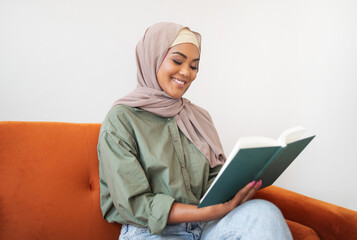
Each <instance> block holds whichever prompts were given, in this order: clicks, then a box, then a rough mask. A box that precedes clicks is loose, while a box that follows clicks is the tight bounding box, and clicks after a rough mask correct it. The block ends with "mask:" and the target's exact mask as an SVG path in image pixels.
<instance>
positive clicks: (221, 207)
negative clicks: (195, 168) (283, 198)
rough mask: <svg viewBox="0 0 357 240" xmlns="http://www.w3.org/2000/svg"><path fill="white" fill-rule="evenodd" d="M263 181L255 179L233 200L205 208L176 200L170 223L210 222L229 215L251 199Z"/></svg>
mask: <svg viewBox="0 0 357 240" xmlns="http://www.w3.org/2000/svg"><path fill="white" fill-rule="evenodd" d="M261 185H262V182H261V181H258V182H257V183H256V182H255V181H253V182H251V183H249V184H247V185H246V186H245V187H244V188H242V189H241V190H240V191H239V192H238V193H237V194H236V195H235V196H234V198H233V199H232V200H230V201H228V202H226V203H222V204H217V205H213V206H209V207H204V208H197V206H195V205H189V204H182V203H176V202H174V203H173V204H172V207H171V210H170V213H169V217H168V221H167V223H168V224H176V223H183V222H208V221H212V220H216V219H220V218H222V217H224V216H225V215H227V214H228V213H229V212H230V211H232V210H233V209H234V208H236V207H237V206H238V205H240V204H242V203H244V202H246V201H248V200H249V199H251V198H252V197H253V196H254V194H255V193H256V192H257V191H258V190H259V188H260V187H261Z"/></svg>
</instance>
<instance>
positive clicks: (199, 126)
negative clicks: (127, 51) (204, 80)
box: [113, 22, 226, 167]
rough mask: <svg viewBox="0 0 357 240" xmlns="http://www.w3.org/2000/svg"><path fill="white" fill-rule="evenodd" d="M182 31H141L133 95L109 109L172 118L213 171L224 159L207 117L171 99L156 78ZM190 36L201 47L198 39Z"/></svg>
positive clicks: (168, 27)
mask: <svg viewBox="0 0 357 240" xmlns="http://www.w3.org/2000/svg"><path fill="white" fill-rule="evenodd" d="M183 28H187V27H184V26H182V25H179V24H175V23H166V22H163V23H157V24H155V25H153V26H151V27H149V28H148V29H147V30H146V31H145V34H144V36H143V37H142V38H141V39H140V41H139V42H138V44H137V46H136V62H137V81H138V85H137V87H136V89H135V90H134V91H133V92H131V93H129V94H128V95H126V96H124V97H123V98H120V99H118V100H117V101H116V102H115V103H114V105H113V107H114V106H115V105H118V104H122V105H127V106H130V107H137V108H141V109H143V110H145V111H148V112H151V113H154V114H156V115H158V116H161V117H174V118H175V120H176V122H177V125H178V127H179V129H180V130H181V131H182V132H183V134H184V135H185V136H186V137H187V138H188V139H189V140H190V141H191V142H192V143H193V144H194V145H195V146H196V147H197V148H198V149H199V150H200V152H201V153H202V154H203V155H204V156H205V157H206V158H207V160H208V161H209V163H210V166H211V167H215V166H217V165H222V164H223V163H224V161H225V160H226V157H225V155H224V152H223V148H222V145H221V142H220V139H219V136H218V133H217V130H216V128H215V127H214V125H213V122H212V119H211V117H210V115H209V113H208V112H207V111H206V110H204V109H203V108H200V107H198V106H196V105H194V104H193V103H191V102H190V101H189V100H188V99H186V98H183V97H181V98H177V99H174V98H172V97H171V96H169V95H168V94H167V93H165V92H164V91H163V90H162V89H161V87H160V85H159V83H158V81H157V78H156V73H157V72H158V70H159V67H160V65H161V63H162V62H163V60H164V58H165V56H166V53H167V51H168V50H169V48H170V46H171V45H172V44H173V43H174V41H175V39H176V37H177V34H178V33H179V32H180V30H181V29H183ZM187 29H188V30H190V29H189V28H187ZM193 33H194V34H195V36H196V37H197V40H198V43H199V46H201V35H200V34H199V33H196V32H193ZM199 50H200V49H199Z"/></svg>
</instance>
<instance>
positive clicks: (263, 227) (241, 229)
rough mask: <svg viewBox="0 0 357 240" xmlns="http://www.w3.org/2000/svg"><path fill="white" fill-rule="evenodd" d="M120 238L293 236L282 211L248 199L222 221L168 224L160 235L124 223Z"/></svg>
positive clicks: (271, 205)
mask: <svg viewBox="0 0 357 240" xmlns="http://www.w3.org/2000/svg"><path fill="white" fill-rule="evenodd" d="M119 239H120V240H126V239H153V240H154V239H155V240H156V239H158V240H160V239H173V240H174V239H187V240H188V239H190V240H196V239H202V240H210V239H214V240H220V239H246V240H249V239H262V240H264V239H274V240H279V239H292V237H291V233H290V230H289V228H288V226H287V224H286V222H285V219H284V217H283V216H282V214H281V212H280V210H279V209H278V208H277V207H276V206H275V205H273V204H272V203H270V202H268V201H265V200H258V199H256V200H251V201H248V202H246V203H244V204H242V205H240V206H238V207H237V208H236V209H234V210H233V211H232V212H230V213H229V214H228V215H226V216H225V217H223V218H222V219H220V220H216V221H211V222H208V223H182V224H175V225H167V226H166V227H165V229H164V231H163V234H162V235H161V236H158V235H151V234H150V233H149V231H148V229H147V228H137V227H134V226H128V225H123V228H122V234H121V236H120V238H119Z"/></svg>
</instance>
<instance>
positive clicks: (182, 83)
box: [171, 78, 185, 85]
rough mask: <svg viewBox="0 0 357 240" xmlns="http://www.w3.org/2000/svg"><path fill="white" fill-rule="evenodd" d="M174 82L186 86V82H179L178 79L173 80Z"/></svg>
mask: <svg viewBox="0 0 357 240" xmlns="http://www.w3.org/2000/svg"><path fill="white" fill-rule="evenodd" d="M171 79H172V80H174V81H175V82H177V83H178V84H181V85H184V84H185V82H183V81H180V80H177V79H176V78H171Z"/></svg>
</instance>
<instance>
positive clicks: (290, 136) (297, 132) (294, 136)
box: [278, 126, 306, 147]
mask: <svg viewBox="0 0 357 240" xmlns="http://www.w3.org/2000/svg"><path fill="white" fill-rule="evenodd" d="M305 130H306V129H305V128H304V127H301V126H298V127H293V128H289V129H288V130H285V131H284V132H283V133H282V134H281V135H280V136H279V138H278V143H279V144H280V145H281V146H283V147H285V146H286V145H287V144H289V143H292V142H295V141H297V140H300V139H301V137H302V134H303V133H304V132H305Z"/></svg>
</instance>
